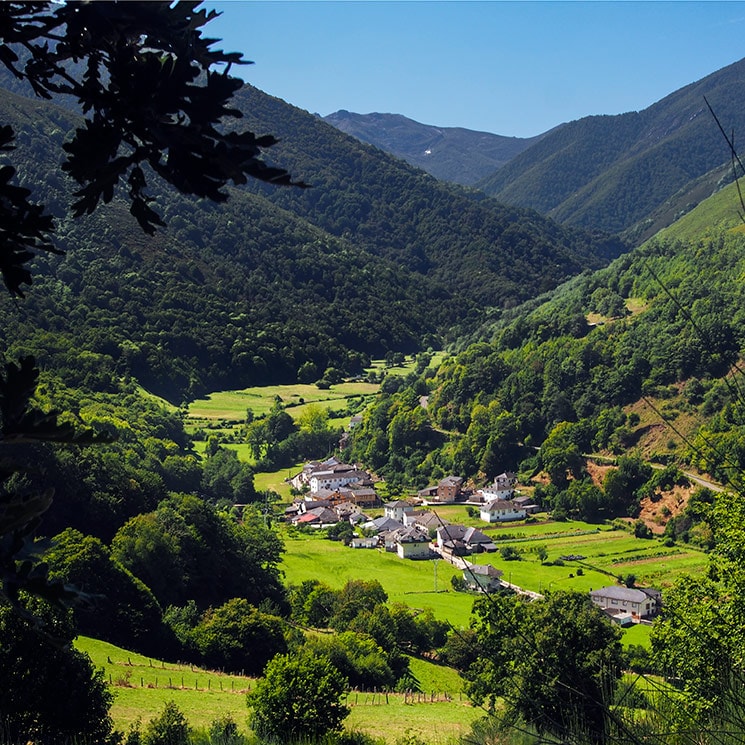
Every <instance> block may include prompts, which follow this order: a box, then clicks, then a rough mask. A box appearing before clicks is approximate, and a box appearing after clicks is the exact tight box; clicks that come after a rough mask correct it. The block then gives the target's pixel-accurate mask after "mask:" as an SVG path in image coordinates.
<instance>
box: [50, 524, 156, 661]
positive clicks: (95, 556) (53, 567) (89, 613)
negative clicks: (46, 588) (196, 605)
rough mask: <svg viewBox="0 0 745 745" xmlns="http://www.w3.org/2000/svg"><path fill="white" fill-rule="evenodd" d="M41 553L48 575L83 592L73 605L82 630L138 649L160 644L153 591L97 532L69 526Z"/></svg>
mask: <svg viewBox="0 0 745 745" xmlns="http://www.w3.org/2000/svg"><path fill="white" fill-rule="evenodd" d="M44 559H45V561H46V562H48V565H49V578H50V579H51V580H60V581H63V582H66V583H70V584H72V585H74V586H76V587H77V588H78V589H79V590H81V591H83V592H85V593H86V601H85V602H80V603H76V604H75V605H74V609H73V611H74V619H75V622H76V625H77V627H78V629H79V630H80V631H81V633H83V634H88V635H89V636H95V637H96V638H97V639H105V640H106V641H109V642H112V643H113V644H119V645H121V646H127V647H131V648H135V649H138V650H141V651H147V652H151V653H153V652H155V650H158V651H162V650H163V648H164V643H165V641H166V640H165V637H164V633H163V632H164V629H163V626H162V624H161V609H160V606H159V605H158V602H157V601H156V599H155V597H154V596H153V593H152V592H151V591H150V589H149V588H148V587H146V586H145V585H144V584H143V583H142V582H141V581H140V580H139V579H137V577H135V576H134V575H133V574H132V573H131V572H130V571H129V570H127V569H125V568H124V567H123V566H122V565H121V564H120V563H119V562H118V561H117V560H116V559H115V558H113V557H112V555H111V552H110V551H109V549H108V548H107V547H106V546H105V545H104V544H103V543H101V541H99V540H98V538H94V537H93V536H84V535H83V534H82V533H80V532H79V531H77V530H73V529H72V528H68V529H67V530H64V531H63V532H62V533H60V534H59V535H57V536H55V538H54V539H53V541H52V546H51V548H50V549H49V550H48V551H47V552H46V553H45V554H44Z"/></svg>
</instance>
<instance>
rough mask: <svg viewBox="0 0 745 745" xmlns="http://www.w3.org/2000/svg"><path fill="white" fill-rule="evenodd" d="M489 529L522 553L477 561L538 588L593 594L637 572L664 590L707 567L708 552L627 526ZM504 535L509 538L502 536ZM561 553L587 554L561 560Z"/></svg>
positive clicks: (646, 583)
mask: <svg viewBox="0 0 745 745" xmlns="http://www.w3.org/2000/svg"><path fill="white" fill-rule="evenodd" d="M487 532H488V535H490V536H491V537H492V538H493V539H494V540H495V541H496V542H497V547H498V548H502V547H504V546H511V547H512V548H514V549H515V550H516V551H518V552H519V555H520V560H517V561H505V560H504V559H502V557H501V555H500V553H499V552H498V553H496V554H479V555H478V556H476V557H474V558H473V561H474V562H476V563H480V564H481V563H486V564H491V565H492V566H494V567H496V568H497V569H501V570H502V571H503V572H504V578H505V579H507V580H508V581H511V582H512V583H513V584H516V585H519V586H520V587H524V588H525V589H528V590H533V591H535V592H544V591H546V590H549V589H565V590H578V591H580V592H589V591H590V590H592V589H598V588H600V587H603V586H605V585H609V584H614V583H615V582H616V578H617V577H618V576H619V575H623V576H627V575H628V574H633V575H635V577H636V582H637V584H639V585H642V586H647V587H656V588H658V589H661V590H663V591H664V589H665V588H666V587H670V586H671V585H672V584H673V583H674V582H675V580H676V579H678V578H679V577H680V576H682V575H684V574H701V573H703V571H704V570H705V569H706V567H707V566H708V557H707V555H706V554H705V553H704V552H702V551H699V550H696V549H694V548H691V547H690V546H687V545H685V544H675V545H673V546H665V545H664V544H663V543H662V542H661V541H660V540H658V539H643V538H635V537H634V536H633V535H632V534H631V533H629V532H627V531H626V530H622V529H614V528H613V527H612V526H607V525H601V526H598V525H591V524H589V523H574V522H566V523H552V522H544V523H535V524H532V525H520V526H518V525H512V526H510V525H504V526H500V527H499V528H497V529H495V530H492V531H487ZM500 533H501V534H502V536H504V537H505V538H507V536H509V539H507V540H499V538H500ZM539 547H544V548H545V549H546V551H547V553H548V557H547V559H546V561H545V562H543V563H542V562H541V561H540V559H539V558H538V548H539ZM562 556H583V557H584V558H582V559H576V560H562V559H561V557H562ZM562 561H563V564H562ZM578 570H581V572H579V573H578ZM510 578H511V579H510Z"/></svg>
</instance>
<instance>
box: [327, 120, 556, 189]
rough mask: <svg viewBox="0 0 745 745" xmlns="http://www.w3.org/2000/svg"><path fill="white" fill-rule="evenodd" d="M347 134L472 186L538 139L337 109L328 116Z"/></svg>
mask: <svg viewBox="0 0 745 745" xmlns="http://www.w3.org/2000/svg"><path fill="white" fill-rule="evenodd" d="M323 119H324V121H326V122H328V123H329V124H333V125H334V126H335V127H336V128H337V129H340V130H341V131H342V132H346V133H347V134H350V135H352V136H353V137H356V138H357V139H360V140H362V141H363V142H369V143H370V144H371V145H375V147H379V148H380V149H381V150H385V151H386V152H388V153H391V154H392V155H395V156H396V157H398V158H402V159H403V160H405V161H406V162H407V163H410V164H411V165H413V166H416V167H417V168H421V169H422V170H423V171H427V173H430V174H432V175H433V176H434V177H435V178H438V179H441V180H442V181H452V182H453V183H456V184H462V185H463V186H472V185H473V184H476V183H477V182H478V181H480V180H481V179H484V178H487V177H488V176H491V175H492V174H493V173H494V172H495V171H496V170H497V169H499V168H501V167H502V166H503V165H505V164H506V163H508V162H509V161H510V160H512V159H513V158H514V157H515V156H517V155H519V154H520V153H521V152H523V150H526V149H527V148H529V147H530V146H531V145H532V144H534V143H536V142H538V141H539V140H540V139H541V138H542V137H544V136H545V135H538V136H536V137H504V136H502V135H495V134H491V133H489V132H474V131H473V130H471V129H465V128H463V127H433V126H431V125H428V124H421V123H420V122H415V121H414V120H413V119H408V118H407V117H405V116H401V115H400V114H354V113H352V112H350V111H345V110H341V111H336V112H334V113H333V114H329V115H328V116H325V117H323Z"/></svg>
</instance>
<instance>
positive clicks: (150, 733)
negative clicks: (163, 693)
mask: <svg viewBox="0 0 745 745" xmlns="http://www.w3.org/2000/svg"><path fill="white" fill-rule="evenodd" d="M188 744H189V723H188V722H187V721H186V717H185V716H184V714H183V712H182V711H181V709H179V708H178V706H176V703H175V702H174V701H168V702H166V704H165V706H164V707H163V711H162V712H161V714H160V716H157V717H155V718H154V719H151V720H150V721H149V722H148V723H147V727H145V732H144V733H143V735H142V745H188Z"/></svg>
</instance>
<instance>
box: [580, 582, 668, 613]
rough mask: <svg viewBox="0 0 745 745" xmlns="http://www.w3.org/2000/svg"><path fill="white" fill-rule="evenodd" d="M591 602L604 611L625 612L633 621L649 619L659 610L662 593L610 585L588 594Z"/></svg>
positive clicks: (648, 589) (647, 589)
mask: <svg viewBox="0 0 745 745" xmlns="http://www.w3.org/2000/svg"><path fill="white" fill-rule="evenodd" d="M590 599H591V600H592V602H593V603H594V604H595V605H597V606H598V607H599V608H601V609H602V610H604V611H608V612H610V613H613V612H614V611H626V612H627V613H631V615H632V617H633V618H634V619H640V618H650V617H651V616H654V615H655V614H656V613H657V612H658V611H659V609H660V606H661V604H662V593H661V592H660V591H659V590H653V589H651V588H639V587H622V586H621V585H610V586H609V587H601V588H600V589H599V590H592V591H591V592H590Z"/></svg>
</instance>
